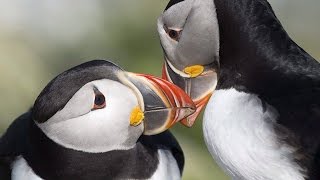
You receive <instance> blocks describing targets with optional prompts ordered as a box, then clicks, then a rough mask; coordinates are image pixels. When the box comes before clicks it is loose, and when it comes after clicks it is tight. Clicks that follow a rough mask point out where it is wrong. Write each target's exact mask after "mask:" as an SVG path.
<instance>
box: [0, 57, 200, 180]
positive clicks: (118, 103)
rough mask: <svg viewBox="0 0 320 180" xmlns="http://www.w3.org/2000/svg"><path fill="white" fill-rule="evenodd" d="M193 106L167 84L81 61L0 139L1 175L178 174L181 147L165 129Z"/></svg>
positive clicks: (15, 179) (34, 178) (59, 178)
mask: <svg viewBox="0 0 320 180" xmlns="http://www.w3.org/2000/svg"><path fill="white" fill-rule="evenodd" d="M194 111H195V105H194V103H193V102H192V100H191V99H190V98H189V96H187V95H186V94H185V93H184V92H183V90H181V89H180V88H178V87H177V86H175V85H173V84H172V83H169V82H167V81H165V80H162V79H160V78H156V77H154V76H151V75H145V74H136V73H131V72H127V71H124V70H123V69H121V68H120V67H119V66H117V65H116V64H114V63H112V62H111V61H107V60H93V61H89V62H85V63H83V64H80V65H78V66H75V67H73V68H71V69H69V70H67V71H65V72H63V73H61V74H59V75H58V76H57V77H56V78H54V79H53V80H52V81H51V82H49V84H48V85H47V86H46V87H45V88H44V89H43V90H42V92H41V93H40V95H39V96H38V97H37V99H36V101H35V103H34V105H33V107H32V108H31V109H30V110H29V111H28V112H26V113H24V114H22V115H21V116H20V117H18V118H17V119H16V120H15V121H14V122H13V123H12V124H11V125H10V126H9V128H8V129H7V131H6V132H5V133H4V135H3V136H2V137H1V139H0V175H1V179H2V180H6V179H8V180H9V179H12V180H21V179H28V180H42V179H46V180H50V179H55V180H67V179H68V180H70V179H79V180H86V179H96V180H99V179H104V180H105V179H172V180H174V179H180V178H181V175H182V171H183V167H184V155H183V151H182V149H181V147H180V146H179V143H178V142H177V140H176V139H175V137H174V136H173V135H172V134H171V133H170V132H169V131H167V129H168V128H169V127H171V126H172V125H173V124H174V123H176V122H178V121H179V120H180V119H182V118H185V117H186V116H188V115H190V114H191V113H193V112H194Z"/></svg>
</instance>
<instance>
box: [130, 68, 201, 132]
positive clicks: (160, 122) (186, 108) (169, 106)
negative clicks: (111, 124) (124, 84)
mask: <svg viewBox="0 0 320 180" xmlns="http://www.w3.org/2000/svg"><path fill="white" fill-rule="evenodd" d="M129 80H130V81H131V82H132V83H133V84H134V85H135V87H136V88H137V89H138V90H139V91H140V93H141V94H142V97H143V102H144V113H145V119H144V134H145V135H153V134H158V133H161V132H163V131H165V130H167V129H168V128H170V127H171V126H172V125H174V124H175V123H176V122H179V121H181V120H182V119H185V118H186V117H188V116H190V115H191V114H193V113H194V112H195V110H196V106H195V104H194V103H193V101H192V99H191V98H190V97H189V96H188V95H187V94H186V93H185V92H184V91H183V90H181V89H180V88H179V87H178V86H176V85H174V84H172V83H170V82H168V81H166V80H163V79H160V78H157V77H154V76H151V75H145V74H131V75H130V77H129Z"/></svg>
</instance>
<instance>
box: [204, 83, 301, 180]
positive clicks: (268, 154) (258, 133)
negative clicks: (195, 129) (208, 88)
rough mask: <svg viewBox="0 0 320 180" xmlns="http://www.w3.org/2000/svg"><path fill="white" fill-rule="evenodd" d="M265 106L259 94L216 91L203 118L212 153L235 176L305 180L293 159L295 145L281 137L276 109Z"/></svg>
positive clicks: (206, 137) (259, 179)
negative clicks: (280, 138)
mask: <svg viewBox="0 0 320 180" xmlns="http://www.w3.org/2000/svg"><path fill="white" fill-rule="evenodd" d="M265 108H266V109H265V111H264V110H263V104H262V102H261V100H260V99H259V97H258V96H256V95H252V94H246V93H243V92H238V91H236V90H235V89H229V90H218V91H215V92H214V95H213V96H212V98H211V99H210V101H209V104H208V106H207V108H206V111H205V115H204V120H203V123H204V124H203V131H204V137H205V141H206V144H207V147H208V149H209V151H210V153H211V155H212V156H213V157H214V158H215V160H216V161H217V162H218V164H219V165H220V166H221V168H223V169H224V170H225V171H226V172H227V173H229V174H230V176H231V177H232V178H233V179H246V180H274V179H277V180H289V179H290V180H303V179H304V175H303V173H302V172H303V170H302V169H301V168H300V167H299V166H298V165H297V164H296V163H295V162H294V160H293V152H294V151H295V149H294V148H293V147H290V146H288V145H286V144H283V143H280V142H279V141H278V138H277V135H276V133H275V130H274V126H275V120H276V118H277V116H278V115H277V112H276V111H275V110H274V108H272V107H271V106H269V105H266V107H265Z"/></svg>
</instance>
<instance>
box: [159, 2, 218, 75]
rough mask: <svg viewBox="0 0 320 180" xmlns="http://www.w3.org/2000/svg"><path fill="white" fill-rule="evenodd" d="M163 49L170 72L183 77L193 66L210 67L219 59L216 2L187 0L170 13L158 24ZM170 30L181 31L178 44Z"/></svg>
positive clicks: (168, 10)
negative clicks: (187, 68)
mask: <svg viewBox="0 0 320 180" xmlns="http://www.w3.org/2000/svg"><path fill="white" fill-rule="evenodd" d="M157 26H158V33H159V36H160V41H161V45H162V47H163V50H164V51H165V55H166V58H167V59H166V60H167V61H168V62H169V63H168V64H169V65H170V67H171V69H172V70H173V71H174V72H175V73H176V74H179V75H181V76H182V77H187V74H185V73H184V72H183V69H184V68H185V67H188V66H190V65H197V64H198V65H208V64H211V63H213V61H214V60H215V57H219V46H220V44H219V42H220V40H219V26H218V19H217V13H216V8H215V4H214V2H213V0H185V1H183V2H180V3H177V4H175V5H173V6H171V7H170V8H169V9H167V10H166V11H165V12H163V14H161V15H160V17H159V18H158V22H157ZM170 30H180V35H179V38H178V40H175V39H172V38H171V37H170V35H169V31H170Z"/></svg>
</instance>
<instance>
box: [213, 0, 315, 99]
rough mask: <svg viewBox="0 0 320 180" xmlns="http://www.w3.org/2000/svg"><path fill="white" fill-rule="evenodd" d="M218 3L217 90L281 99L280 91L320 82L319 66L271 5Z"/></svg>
mask: <svg viewBox="0 0 320 180" xmlns="http://www.w3.org/2000/svg"><path fill="white" fill-rule="evenodd" d="M214 1H215V5H216V9H217V17H218V22H219V28H220V74H219V76H220V77H219V82H218V86H217V88H218V89H228V88H231V87H234V88H236V89H237V90H241V91H248V92H252V93H255V94H263V93H271V94H268V95H275V94H278V95H281V94H279V93H281V92H279V89H283V90H285V91H284V92H283V93H287V92H286V91H287V90H290V89H295V88H299V87H298V86H300V87H301V86H303V85H308V84H309V85H310V84H311V85H314V84H315V83H318V84H319V79H317V77H319V73H320V72H318V71H317V69H319V63H318V62H316V60H315V59H313V58H312V57H311V56H310V55H308V54H307V53H306V52H305V51H304V50H303V49H302V48H300V47H299V46H298V45H297V44H295V43H294V42H293V41H292V40H291V38H290V37H289V36H288V34H287V33H286V32H285V30H284V29H283V27H282V25H281V23H280V22H279V20H278V19H277V18H276V16H275V14H274V12H273V10H272V8H271V6H270V5H269V3H268V2H267V1H265V0H243V1H238V0H228V1H225V0H214ZM279 77H280V79H279ZM310 82H311V83H310ZM301 83H303V84H301ZM266 89H269V90H266ZM275 91H277V92H275Z"/></svg>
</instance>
